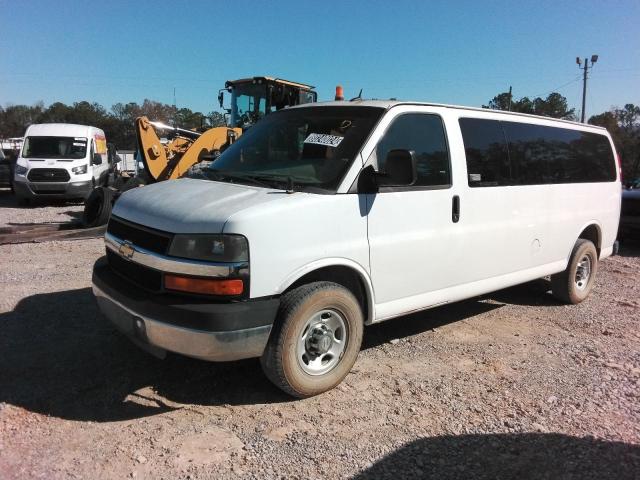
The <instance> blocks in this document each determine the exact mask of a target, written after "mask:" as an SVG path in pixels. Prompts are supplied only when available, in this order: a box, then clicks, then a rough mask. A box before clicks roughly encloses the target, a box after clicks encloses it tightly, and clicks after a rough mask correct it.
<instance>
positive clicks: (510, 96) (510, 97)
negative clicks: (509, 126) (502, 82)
mask: <svg viewBox="0 0 640 480" xmlns="http://www.w3.org/2000/svg"><path fill="white" fill-rule="evenodd" d="M512 98H513V97H512V95H511V85H509V111H511V99H512Z"/></svg>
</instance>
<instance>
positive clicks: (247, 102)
mask: <svg viewBox="0 0 640 480" xmlns="http://www.w3.org/2000/svg"><path fill="white" fill-rule="evenodd" d="M313 88H314V87H312V86H311V85H305V84H303V83H297V82H290V81H288V80H282V79H279V78H273V77H249V78H243V79H240V80H229V81H227V82H226V83H225V88H224V89H222V90H220V92H219V94H218V101H219V102H220V107H221V108H223V109H224V110H225V112H226V117H227V118H228V124H229V125H228V126H225V127H213V128H210V129H208V130H205V131H204V132H196V131H193V130H187V129H184V128H180V127H175V126H170V125H166V124H164V123H162V122H155V121H151V120H149V119H148V118H147V117H139V118H137V119H136V137H137V141H138V160H139V161H140V162H141V163H142V165H143V167H144V169H143V170H144V172H143V173H142V174H140V173H139V174H138V175H137V176H135V177H131V178H119V179H117V180H115V181H114V183H113V185H111V186H110V187H97V188H95V189H94V190H93V191H92V192H91V194H90V195H89V197H88V198H87V200H86V202H85V208H84V215H83V222H84V224H85V226H87V227H95V226H98V225H103V224H105V223H107V221H108V220H109V216H110V214H111V207H112V205H113V202H115V201H116V200H117V198H118V197H119V196H120V194H121V193H122V192H123V191H126V190H129V189H130V188H134V187H138V186H142V185H146V184H148V183H155V182H161V181H164V180H172V179H176V178H180V177H182V176H184V175H185V174H186V173H187V172H188V171H189V169H190V168H192V167H193V166H194V165H196V164H198V163H200V162H202V161H210V162H211V161H215V159H216V158H217V157H218V156H219V155H220V154H221V153H222V152H223V151H224V150H225V149H226V148H227V147H228V146H229V145H231V144H232V143H233V142H234V141H235V140H237V139H238V137H240V135H242V132H243V131H245V130H246V129H248V128H250V127H251V126H253V125H254V124H255V123H256V122H257V121H259V120H260V119H261V118H262V117H264V116H265V115H268V114H270V113H272V112H275V111H277V110H281V109H283V108H285V107H290V106H294V105H299V104H303V103H311V102H315V101H317V98H318V97H317V93H316V92H315V91H314V90H313ZM225 92H227V93H230V94H231V100H230V106H229V107H225Z"/></svg>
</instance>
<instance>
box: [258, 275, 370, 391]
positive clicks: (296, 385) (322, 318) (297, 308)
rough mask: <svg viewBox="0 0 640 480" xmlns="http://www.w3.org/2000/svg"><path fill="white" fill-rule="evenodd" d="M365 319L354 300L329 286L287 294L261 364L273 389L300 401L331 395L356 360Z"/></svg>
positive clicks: (306, 287)
mask: <svg viewBox="0 0 640 480" xmlns="http://www.w3.org/2000/svg"><path fill="white" fill-rule="evenodd" d="M363 325H364V317H363V314H362V309H361V308H360V304H359V302H358V300H357V299H356V298H355V297H354V295H353V294H352V293H351V292H350V291H349V290H347V289H346V288H344V287H342V286H341V285H338V284H336V283H332V282H314V283H310V284H307V285H303V286H301V287H298V288H296V289H294V290H291V291H290V292H288V293H286V294H285V295H283V297H282V301H281V303H280V311H279V313H278V318H277V319H276V322H275V324H274V327H273V330H272V332H271V336H270V338H269V342H268V344H267V347H266V349H265V351H264V353H263V355H262V358H261V363H262V369H263V370H264V372H265V374H266V375H267V377H268V378H269V380H271V381H272V382H273V383H274V384H275V385H276V386H277V387H279V388H280V389H282V390H283V391H285V392H286V393H288V394H289V395H292V396H294V397H298V398H305V397H311V396H313V395H318V394H320V393H323V392H326V391H327V390H331V389H332V388H333V387H335V386H336V385H338V384H339V383H340V382H341V381H342V380H343V379H344V377H346V376H347V374H348V373H349V371H350V370H351V367H353V364H354V363H355V361H356V358H357V357H358V352H359V351H360V345H361V343H362V333H363Z"/></svg>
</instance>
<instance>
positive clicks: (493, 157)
mask: <svg viewBox="0 0 640 480" xmlns="http://www.w3.org/2000/svg"><path fill="white" fill-rule="evenodd" d="M619 178H620V177H619V168H618V165H617V162H616V153H615V150H614V145H613V143H612V141H611V138H610V136H609V134H608V133H607V131H606V130H604V129H602V128H599V127H593V126H590V125H583V124H577V123H571V122H566V121H558V120H551V119H548V118H540V117H535V116H527V115H520V114H513V113H504V112H497V111H490V110H479V109H471V108H462V107H453V106H445V105H432V104H414V103H398V102H383V101H361V102H357V103H354V102H335V103H334V102H331V103H326V104H313V105H308V106H302V107H295V108H290V109H286V110H283V111H280V112H277V113H275V114H272V115H269V116H268V117H266V118H265V119H263V120H261V121H260V122H259V123H258V124H257V125H256V126H254V127H253V128H251V129H250V130H249V131H248V132H247V133H245V134H244V135H243V136H242V137H241V138H240V139H239V140H238V141H237V142H236V143H234V144H233V145H232V146H231V147H229V149H227V150H226V151H225V152H224V153H223V154H222V156H220V157H219V158H218V159H217V160H216V161H215V162H214V163H213V164H212V165H211V166H210V167H208V169H205V170H203V171H202V173H200V174H198V177H197V178H189V179H182V180H176V181H170V182H162V183H158V184H155V185H151V186H147V187H145V188H142V189H135V190H132V191H129V192H127V193H125V194H124V195H123V196H122V197H121V198H120V200H118V202H117V203H116V205H115V208H114V210H113V214H112V217H111V219H110V222H109V225H108V228H107V233H106V237H105V241H106V257H105V258H103V259H101V260H100V261H98V262H97V263H96V265H95V267H94V273H93V291H94V294H95V296H96V297H97V301H98V303H99V306H100V308H101V310H102V312H104V314H105V315H106V316H107V317H108V318H109V319H110V320H111V321H112V322H113V323H114V324H115V325H116V326H117V327H118V328H119V329H120V330H122V331H123V332H125V333H126V334H128V335H129V336H130V337H131V338H133V339H134V340H135V341H136V342H137V343H138V344H139V345H141V346H145V347H146V348H147V349H149V350H152V351H154V352H155V353H159V354H162V353H163V352H164V351H167V350H168V351H172V352H178V353H181V354H184V355H189V356H192V357H196V358H201V359H207V360H215V361H224V360H234V359H240V358H247V357H261V360H262V365H263V368H264V371H265V372H266V374H267V376H268V377H269V378H270V379H271V380H272V381H273V382H274V383H275V384H276V385H278V386H279V387H280V388H282V389H283V390H284V391H286V392H288V393H290V394H291V395H294V396H298V397H305V396H310V395H314V394H318V393H320V392H323V391H326V390H328V389H330V388H332V387H334V386H335V385H336V384H338V383H339V382H340V381H341V380H342V379H343V378H344V377H345V375H346V374H347V373H348V372H349V370H350V368H351V367H352V365H353V364H354V362H355V360H356V356H357V354H358V350H359V348H360V343H361V339H362V334H363V327H364V326H365V325H369V324H372V323H376V322H381V321H383V320H388V319H391V318H394V317H400V316H402V315H406V314H408V313H411V312H415V311H419V310H422V309H427V308H430V307H434V306H436V305H443V304H446V303H449V302H455V301H457V300H462V299H465V298H469V297H473V296H477V295H480V294H484V293H487V292H491V291H493V290H497V289H501V288H504V287H508V286H511V285H515V284H519V283H523V282H527V281H529V280H533V279H536V278H539V277H543V276H546V275H552V288H553V293H554V294H555V295H556V297H558V298H559V299H560V300H562V301H564V302H568V303H578V302H580V301H582V300H584V299H585V298H586V297H587V295H588V294H589V292H590V290H591V288H592V287H593V284H594V279H595V276H596V272H597V269H598V262H599V261H600V260H602V259H604V258H606V257H608V256H609V255H611V254H612V253H613V250H614V241H615V236H616V229H617V226H618V218H619V215H620V192H621V185H620V181H619Z"/></svg>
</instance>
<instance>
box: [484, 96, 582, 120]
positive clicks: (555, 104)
mask: <svg viewBox="0 0 640 480" xmlns="http://www.w3.org/2000/svg"><path fill="white" fill-rule="evenodd" d="M482 108H491V109H493V110H509V92H502V93H499V94H498V95H496V96H495V97H493V98H492V99H491V100H490V101H489V104H488V105H483V106H482ZM510 110H511V111H512V112H519V113H531V114H534V115H542V116H544V117H553V118H563V119H565V120H575V118H576V115H575V109H573V108H571V109H570V108H569V105H568V103H567V99H566V98H565V97H563V96H562V95H560V94H559V93H557V92H554V93H551V94H549V95H548V96H547V98H540V97H536V98H534V99H533V100H531V99H530V98H529V97H522V98H520V99H516V98H513V99H512V100H511V109H510Z"/></svg>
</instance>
